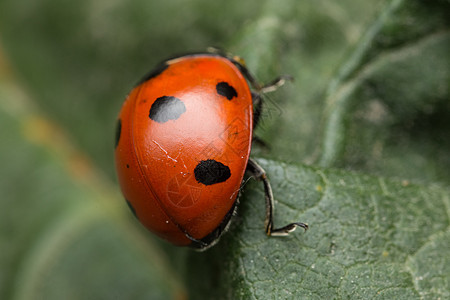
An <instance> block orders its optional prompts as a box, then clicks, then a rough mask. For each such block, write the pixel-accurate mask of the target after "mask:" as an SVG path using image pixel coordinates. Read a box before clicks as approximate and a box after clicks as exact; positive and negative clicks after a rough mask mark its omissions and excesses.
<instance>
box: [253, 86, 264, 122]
mask: <svg viewBox="0 0 450 300" xmlns="http://www.w3.org/2000/svg"><path fill="white" fill-rule="evenodd" d="M252 101H253V107H254V109H253V128H256V127H257V126H258V123H259V120H260V119H261V114H262V110H263V101H262V98H261V96H260V95H259V94H258V93H255V92H252Z"/></svg>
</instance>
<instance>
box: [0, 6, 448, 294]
mask: <svg viewBox="0 0 450 300" xmlns="http://www.w3.org/2000/svg"><path fill="white" fill-rule="evenodd" d="M280 3H281V2H280V1H276V0H263V1H261V0H250V1H238V0H232V1H228V2H227V5H224V4H223V2H220V1H203V0H192V1H189V2H186V1H181V0H179V1H171V2H169V1H165V2H162V1H160V2H157V1H145V0H132V1H122V0H119V1H113V2H111V1H93V0H83V1H78V2H73V1H55V0H41V1H37V2H36V1H25V2H24V1H13V0H4V1H1V2H0V42H1V44H0V137H1V142H2V143H1V145H0V161H1V164H2V168H1V170H0V178H1V179H0V194H1V195H2V196H1V199H2V200H1V201H0V249H1V250H2V251H0V299H111V298H113V299H114V298H118V299H168V298H169V299H170V298H172V299H185V298H187V297H189V298H192V299H199V298H200V299H203V298H207V299H209V298H218V299H236V298H237V299H267V298H269V299H298V298H300V299H343V298H347V299H367V298H376V299H446V298H449V297H450V294H449V290H450V267H449V266H450V261H449V260H450V257H449V256H448V255H446V253H447V252H448V250H447V249H449V248H450V245H449V244H450V232H449V223H450V220H449V219H450V200H449V199H450V191H449V188H448V186H449V183H450V172H449V170H450V155H448V153H449V148H450V144H449V139H448V132H449V131H450V123H449V122H448V118H449V115H450V104H449V101H448V99H449V98H450V97H449V82H450V74H449V67H448V66H449V65H450V62H449V59H450V55H449V53H450V52H449V51H448V50H449V49H450V31H449V18H448V13H447V12H448V11H449V8H450V5H449V3H448V1H445V0H433V1H426V2H424V1H417V0H411V1H406V0H392V1H384V0H378V1H355V0H342V1H338V2H336V1H327V0H319V1H310V2H308V1H300V2H299V1H297V0H283V1H282V5H280ZM211 45H212V46H221V47H224V48H226V50H230V51H232V52H233V53H235V54H238V55H240V56H242V57H244V58H245V59H246V62H247V65H248V67H249V68H250V69H251V70H252V71H253V72H254V73H255V75H256V77H257V78H258V79H259V80H261V82H269V81H270V80H271V79H273V78H274V77H276V76H278V75H279V74H291V75H293V76H294V78H295V81H294V82H292V83H287V84H286V85H285V86H283V87H282V88H280V89H279V90H278V91H277V92H275V93H273V94H268V95H265V110H264V112H263V119H262V121H261V124H260V127H259V128H258V129H257V130H256V134H257V135H258V136H259V137H261V138H262V139H263V140H265V141H266V142H267V143H268V144H269V147H268V148H258V147H257V146H255V147H254V149H253V155H255V156H256V157H259V159H258V162H259V163H260V164H261V165H263V167H264V168H265V169H266V171H267V175H268V176H269V178H270V180H271V182H272V185H273V190H274V194H275V198H276V203H275V220H274V221H275V225H278V226H281V225H283V224H286V223H289V222H293V221H302V222H307V223H308V224H309V226H310V229H309V230H308V231H307V232H302V230H297V231H296V232H294V233H292V234H291V235H290V236H288V237H282V238H269V237H267V236H266V235H265V234H264V230H263V223H264V213H265V210H264V195H263V188H262V186H261V183H259V182H256V181H254V180H250V181H248V183H247V184H246V185H245V187H244V191H243V194H242V197H241V198H240V205H239V208H238V212H237V215H236V216H235V217H234V219H233V222H232V224H231V226H230V229H229V232H227V233H226V234H225V235H224V236H223V238H222V239H221V241H220V242H219V243H218V244H217V245H216V246H215V247H213V248H212V249H210V250H208V251H206V252H201V253H198V252H194V251H193V250H190V249H180V248H176V247H173V246H171V245H168V244H167V243H165V242H162V241H160V240H158V239H156V238H155V237H153V236H152V235H151V234H149V233H147V232H146V230H145V229H143V228H142V226H140V225H139V224H138V222H137V221H136V220H135V219H133V217H132V214H131V213H130V212H129V211H128V209H127V207H126V204H125V203H124V201H123V200H122V199H121V198H122V197H121V195H120V191H119V189H118V186H117V184H116V183H115V179H114V178H115V177H114V164H113V160H112V149H113V138H114V123H115V119H116V117H117V113H118V111H119V109H120V106H121V103H122V101H123V99H124V97H125V95H126V94H127V93H128V92H129V90H130V88H131V87H132V85H133V84H134V83H135V82H136V80H138V79H139V77H140V76H141V75H142V74H144V73H146V72H147V71H148V69H149V68H151V67H152V66H153V65H154V64H155V63H156V62H158V61H160V60H162V59H164V58H166V57H167V56H171V55H173V54H176V53H179V52H186V51H190V50H196V51H198V50H202V49H205V48H206V47H207V46H211Z"/></svg>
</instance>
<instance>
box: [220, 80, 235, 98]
mask: <svg viewBox="0 0 450 300" xmlns="http://www.w3.org/2000/svg"><path fill="white" fill-rule="evenodd" d="M216 90H217V94H219V95H221V96H225V97H227V99H228V100H231V99H233V97H237V95H238V94H237V92H236V90H235V89H234V87H232V86H231V85H229V84H228V83H226V82H225V81H222V82H219V83H218V84H217V85H216Z"/></svg>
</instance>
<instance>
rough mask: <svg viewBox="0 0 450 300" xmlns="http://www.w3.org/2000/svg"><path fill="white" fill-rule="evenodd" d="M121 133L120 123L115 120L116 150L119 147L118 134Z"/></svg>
mask: <svg viewBox="0 0 450 300" xmlns="http://www.w3.org/2000/svg"><path fill="white" fill-rule="evenodd" d="M121 131H122V121H121V120H120V119H118V120H117V124H116V139H115V143H116V145H115V148H117V146H118V145H119V140H120V133H121Z"/></svg>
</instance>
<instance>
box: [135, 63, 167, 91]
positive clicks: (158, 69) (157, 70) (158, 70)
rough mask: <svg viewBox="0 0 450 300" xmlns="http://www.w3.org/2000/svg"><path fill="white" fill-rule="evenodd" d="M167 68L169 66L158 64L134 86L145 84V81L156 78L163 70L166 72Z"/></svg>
mask: <svg viewBox="0 0 450 300" xmlns="http://www.w3.org/2000/svg"><path fill="white" fill-rule="evenodd" d="M168 67H169V65H168V64H167V63H166V62H162V63H160V64H158V65H157V66H156V67H155V68H154V69H153V70H151V71H150V72H148V73H147V74H146V75H145V76H144V77H143V78H142V79H141V80H139V82H138V83H137V84H136V86H138V85H140V84H142V83H144V82H146V81H147V80H150V79H152V78H155V77H157V76H158V75H159V74H161V73H162V72H164V70H166V69H167V68H168Z"/></svg>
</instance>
